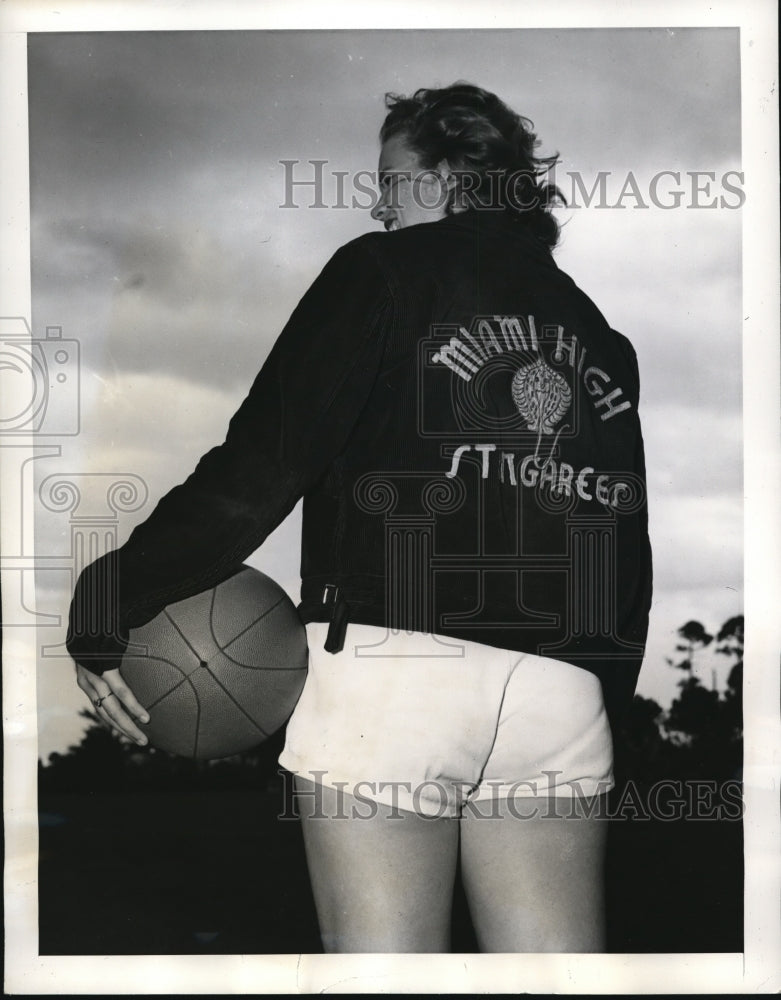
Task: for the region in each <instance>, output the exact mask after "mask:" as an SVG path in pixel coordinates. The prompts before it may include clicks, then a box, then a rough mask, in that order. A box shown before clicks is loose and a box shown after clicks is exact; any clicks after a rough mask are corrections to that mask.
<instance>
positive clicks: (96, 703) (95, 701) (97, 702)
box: [92, 691, 114, 708]
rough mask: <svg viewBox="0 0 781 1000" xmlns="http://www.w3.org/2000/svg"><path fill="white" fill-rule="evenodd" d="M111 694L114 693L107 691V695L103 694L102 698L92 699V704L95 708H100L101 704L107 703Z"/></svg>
mask: <svg viewBox="0 0 781 1000" xmlns="http://www.w3.org/2000/svg"><path fill="white" fill-rule="evenodd" d="M113 693H114V692H113V691H109V693H108V694H104V695H103V697H102V698H93V700H92V704H93V705H94V706H95V708H100V706H101V705H102V704H103V702H104V701H108V700H109V698H110V697H111V696H112V694H113Z"/></svg>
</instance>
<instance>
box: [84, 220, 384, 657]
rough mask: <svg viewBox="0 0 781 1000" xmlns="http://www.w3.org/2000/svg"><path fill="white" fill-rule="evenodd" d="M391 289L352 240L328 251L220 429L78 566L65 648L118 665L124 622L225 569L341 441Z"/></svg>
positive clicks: (278, 517)
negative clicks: (191, 466) (122, 534)
mask: <svg viewBox="0 0 781 1000" xmlns="http://www.w3.org/2000/svg"><path fill="white" fill-rule="evenodd" d="M391 316H392V298H391V295H390V292H389V290H388V287H387V283H386V281H385V279H384V277H383V275H382V273H381V271H380V269H379V267H378V265H377V263H376V261H375V259H374V257H373V255H372V254H371V252H370V251H369V250H368V249H367V248H366V246H365V244H364V243H362V241H361V240H356V241H353V242H352V243H349V244H347V245H346V246H345V247H342V248H341V249H340V250H338V251H337V252H336V254H334V256H333V257H332V258H331V260H330V261H329V263H328V264H327V265H326V266H325V268H324V269H323V271H322V272H321V274H320V275H319V277H318V278H317V279H316V280H315V282H314V284H313V285H312V286H311V287H310V288H309V290H308V291H307V293H306V294H305V296H304V297H303V299H302V300H301V302H300V303H299V305H298V306H297V307H296V309H295V311H294V312H293V314H292V316H291V318H290V320H289V321H288V323H287V324H286V326H285V328H284V330H283V331H282V333H281V335H280V337H279V339H278V340H277V342H276V344H275V345H274V347H273V348H272V350H271V353H270V354H269V356H268V359H267V360H266V363H265V364H264V365H263V367H262V369H261V371H260V373H259V374H258V375H257V377H256V379H255V381H254V383H253V385H252V388H251V390H250V392H249V395H248V396H247V397H246V399H245V400H244V402H243V403H242V404H241V406H240V407H239V409H238V410H237V412H236V413H235V414H234V416H233V417H232V419H231V421H230V424H229V428H228V432H227V436H226V439H225V441H224V443H223V444H221V445H220V446H219V447H215V448H213V449H212V450H211V451H209V452H207V453H206V454H205V455H204V456H203V457H202V458H201V459H200V461H199V462H198V465H197V466H196V468H195V470H194V472H193V473H192V474H191V475H190V476H189V477H188V478H187V479H186V480H185V481H184V482H183V483H182V484H181V485H179V486H176V487H175V488H174V489H172V490H171V491H170V492H169V493H167V494H166V495H165V496H164V497H163V498H162V499H161V500H160V502H159V503H158V504H157V506H156V507H155V509H154V510H153V511H152V513H151V514H150V516H149V517H148V518H147V519H146V520H145V521H144V522H142V523H141V524H139V525H138V526H137V527H136V528H135V529H134V530H133V532H132V533H131V535H130V537H129V538H128V540H127V542H126V543H125V544H124V545H123V546H121V547H120V548H119V549H117V550H115V551H112V552H109V553H107V554H106V555H104V556H102V557H101V558H100V559H98V560H96V561H95V562H94V563H92V564H90V565H89V566H87V567H86V568H85V569H84V571H83V572H82V574H81V575H80V577H79V579H78V582H77V585H76V589H75V593H74V596H73V601H72V603H71V609H70V621H69V627H68V636H67V640H66V644H67V648H68V651H69V653H70V655H71V656H72V657H73V659H74V660H75V661H76V662H77V663H80V664H82V665H83V666H85V667H86V668H87V669H88V670H90V671H92V672H93V673H103V672H104V671H105V670H109V669H111V668H113V667H118V666H119V663H120V659H121V656H122V653H123V651H124V649H125V648H126V646H127V641H128V636H127V632H128V629H129V628H133V627H137V626H139V625H143V624H145V623H146V622H148V621H150V620H151V619H152V618H154V617H155V616H156V615H157V614H158V613H159V612H160V611H161V610H162V609H163V608H164V607H165V606H166V605H167V604H169V603H171V602H172V601H176V600H182V599H183V598H185V597H189V596H192V595H193V594H196V593H199V592H200V591H202V590H205V589H207V588H208V587H210V586H214V585H215V584H216V583H219V582H220V581H221V580H223V579H225V578H227V577H229V576H230V575H231V574H232V573H234V572H235V571H236V570H237V569H238V568H239V567H240V565H241V564H242V562H243V561H244V560H245V559H246V558H247V557H248V556H249V555H250V554H251V553H252V552H253V551H254V550H255V549H256V548H257V547H258V546H259V545H260V544H261V543H262V542H263V540H264V539H265V538H266V536H267V535H268V534H270V532H271V531H273V530H274V528H276V527H277V525H279V524H280V523H281V521H282V520H284V518H285V517H286V516H287V514H288V513H289V512H290V511H291V510H292V508H293V507H294V506H295V504H296V502H297V501H298V499H299V498H300V497H301V496H303V494H304V493H306V492H307V491H308V490H309V489H310V488H311V487H312V486H313V485H314V484H315V483H316V482H317V480H318V479H319V478H320V477H321V475H322V474H323V473H324V472H325V470H326V469H327V468H328V466H329V464H330V463H331V462H332V460H333V459H334V458H335V457H336V456H337V455H338V454H339V452H340V451H341V450H342V449H343V448H344V446H345V444H346V442H347V440H348V437H349V435H350V433H351V431H352V429H353V427H354V426H355V424H356V422H357V420H358V418H359V416H360V413H361V410H362V409H363V407H364V405H365V403H366V401H367V399H368V397H369V394H370V392H371V389H372V386H373V384H374V382H375V380H376V378H377V374H378V371H379V368H380V364H381V359H382V354H383V349H384V346H385V339H386V335H387V330H388V327H389V324H390V322H391Z"/></svg>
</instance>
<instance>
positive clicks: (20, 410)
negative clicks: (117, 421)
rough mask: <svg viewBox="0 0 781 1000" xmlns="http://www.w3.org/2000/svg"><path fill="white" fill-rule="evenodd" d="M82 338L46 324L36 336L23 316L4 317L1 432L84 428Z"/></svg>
mask: <svg viewBox="0 0 781 1000" xmlns="http://www.w3.org/2000/svg"><path fill="white" fill-rule="evenodd" d="M79 366H80V350H79V342H78V340H73V339H71V338H65V337H63V336H62V327H60V326H47V327H46V336H45V337H43V338H41V337H34V336H33V334H32V331H31V330H30V326H29V324H28V322H27V320H26V319H25V318H24V317H23V316H2V317H0V372H1V373H2V376H3V381H4V383H5V386H6V387H5V389H4V391H3V393H2V396H0V435H8V436H10V435H19V436H22V435H30V434H36V435H39V436H45V437H55V436H56V437H59V436H74V435H76V434H78V433H79V429H80V388H81V387H80V378H79V374H80V372H79Z"/></svg>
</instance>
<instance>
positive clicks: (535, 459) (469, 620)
mask: <svg viewBox="0 0 781 1000" xmlns="http://www.w3.org/2000/svg"><path fill="white" fill-rule="evenodd" d="M386 102H387V105H388V108H389V111H388V115H387V117H386V120H385V123H384V125H383V128H382V131H381V140H382V149H381V153H380V163H379V185H380V199H379V202H378V204H377V205H376V207H375V208H374V209H373V211H372V216H373V218H375V219H376V220H378V221H381V222H382V223H383V225H384V227H385V229H386V230H388V232H389V235H381V234H367V235H365V236H363V237H360V238H359V239H357V240H354V241H352V242H351V243H349V244H347V245H346V246H345V247H342V248H341V249H340V250H339V251H338V252H337V253H336V254H335V255H334V257H333V258H332V259H331V261H330V262H329V263H328V264H327V265H326V267H325V269H324V270H323V272H322V273H321V274H320V276H319V277H318V278H317V280H316V281H315V282H314V284H313V285H312V287H311V288H310V289H309V291H308V292H307V294H306V295H305V296H304V298H303V299H302V301H301V303H300V304H299V306H298V307H297V308H296V310H295V311H294V313H293V315H292V316H291V319H290V321H289V322H288V324H287V325H286V327H285V329H284V331H283V332H282V334H281V336H280V338H279V340H278V341H277V343H276V345H275V346H274V348H273V350H272V352H271V354H270V355H269V358H268V360H267V362H266V363H265V365H264V366H263V369H262V370H261V372H260V373H259V375H258V377H257V378H256V380H255V383H254V385H253V387H252V389H251V391H250V393H249V396H248V397H247V399H246V400H245V401H244V403H243V404H242V406H241V407H240V409H239V410H238V411H237V413H236V415H235V416H234V417H233V419H232V421H231V424H230V428H229V431H228V435H227V438H226V441H225V443H224V444H223V445H221V446H220V447H218V448H214V449H212V451H210V452H209V453H208V454H206V455H205V456H204V457H203V458H202V459H201V461H200V462H199V464H198V466H197V468H196V470H195V471H194V473H193V474H192V475H191V476H190V477H189V479H188V480H187V481H186V482H185V483H183V484H182V485H181V486H178V487H176V488H175V489H174V490H172V491H171V492H170V493H169V494H167V496H165V497H164V498H163V499H162V500H161V501H160V503H159V504H158V506H157V508H156V509H155V511H154V512H153V513H152V515H151V516H150V517H149V518H148V519H147V521H145V522H144V523H143V524H141V525H139V526H138V527H137V528H136V529H135V530H134V532H133V534H132V535H131V537H130V539H129V540H128V542H127V543H126V544H125V545H124V546H123V547H122V548H121V549H120V550H118V551H117V552H115V553H110V554H109V555H107V556H105V557H104V558H103V559H102V560H100V561H99V562H98V563H95V564H93V565H92V566H91V567H88V569H87V570H86V571H85V573H84V574H83V575H82V577H81V579H80V581H79V584H78V586H77V590H76V594H75V597H74V606H73V609H72V615H71V628H70V632H69V649H70V651H71V655H72V656H73V657H74V659H75V660H76V661H77V664H78V668H77V671H78V681H79V685H80V686H81V687H82V689H83V690H84V691H85V692H86V693H87V694H88V695H89V696H90V698H91V699H92V700H93V702H94V703H95V705H96V708H97V711H98V713H99V715H100V717H101V718H102V719H103V721H104V722H105V723H106V724H108V725H111V726H112V727H114V728H115V729H117V730H118V731H119V732H121V733H124V734H125V735H127V736H129V737H130V738H132V739H135V740H136V741H137V742H139V743H142V742H144V741H145V737H144V735H143V722H144V720H145V718H146V716H145V713H144V710H143V708H142V707H141V706H140V705H139V704H138V702H137V701H136V699H135V698H134V697H133V695H132V692H130V691H129V690H128V688H127V687H126V686H125V685H124V684H123V682H122V680H121V678H120V676H119V673H118V670H117V665H118V663H119V659H120V658H121V654H122V650H123V649H124V648H125V645H126V635H127V629H128V628H130V627H133V626H137V625H140V624H143V623H144V622H146V621H149V620H150V619H151V618H152V617H153V616H154V615H155V614H157V613H158V612H159V611H160V610H161V608H162V607H163V606H164V605H165V604H167V603H170V602H171V601H172V600H176V599H181V598H183V597H185V596H188V595H189V594H193V593H197V592H199V591H200V590H203V589H205V588H206V587H208V586H211V585H213V584H214V583H216V582H218V581H219V580H220V579H223V578H225V577H226V576H228V575H230V573H232V572H234V571H235V569H236V568H237V566H238V565H240V564H241V562H242V561H243V560H244V559H245V558H246V557H247V556H248V555H249V554H250V553H251V552H252V551H253V550H254V549H255V548H257V546H258V545H259V544H260V543H261V542H262V541H263V539H264V538H265V537H266V536H267V535H268V534H269V532H270V531H272V530H273V529H274V528H275V527H276V526H277V525H278V524H279V523H280V521H281V520H282V519H283V518H284V517H285V516H286V515H287V513H288V512H289V511H290V509H291V508H292V507H293V505H294V504H295V503H296V501H297V500H298V499H299V498H300V497H302V496H303V497H304V522H303V539H302V564H301V573H302V593H301V598H302V600H301V605H300V609H299V610H300V613H301V615H302V618H303V620H304V621H305V622H306V623H307V636H308V641H309V647H310V668H309V674H308V677H307V682H306V685H305V687H304V691H303V693H302V696H301V699H300V701H299V703H298V705H297V707H296V710H295V712H294V713H293V716H292V718H291V720H290V723H289V725H288V729H287V738H286V745H285V749H284V751H283V753H282V755H281V757H280V762H281V763H282V764H283V765H284V766H285V767H287V768H289V769H290V770H291V771H293V772H294V773H295V775H296V788H297V791H298V800H299V806H300V811H301V815H302V821H303V828H304V838H305V845H306V852H307V861H308V864H309V869H310V875H311V879H312V886H313V891H314V896H315V902H316V906H317V912H318V919H319V922H320V927H321V933H322V937H323V944H324V947H325V949H326V950H327V951H364V952H366V951H368V952H372V951H374V952H383V951H396V952H402V951H447V950H448V948H449V927H450V910H451V903H452V890H453V882H454V877H455V871H456V865H457V862H458V859H459V858H460V863H461V870H462V875H463V880H464V887H465V891H466V895H467V899H468V901H469V906H470V910H471V913H472V919H473V923H474V925H475V930H476V934H477V939H478V943H479V946H480V948H481V949H482V950H485V951H506V952H517V951H532V952H535V951H565V952H566V951H599V950H600V949H602V948H603V947H604V913H603V886H602V871H603V859H604V849H605V834H606V823H605V822H604V821H603V819H602V818H600V815H599V813H600V810H599V808H598V807H599V805H600V804H601V803H602V802H604V793H605V792H606V791H607V790H608V789H609V788H610V787H611V784H612V745H611V730H610V724H611V722H612V723H613V724H615V721H616V719H617V717H618V714H619V713H620V711H621V710H622V709H623V708H624V707H625V706H626V704H627V703H628V701H629V700H630V699H631V697H632V693H633V691H634V686H635V683H636V679H637V673H638V670H639V666H640V662H641V658H642V653H643V645H644V642H645V636H646V629H647V614H648V607H649V603H650V582H651V567H650V552H649V546H648V537H647V525H646V510H645V491H644V466H643V450H642V438H641V434H640V426H639V420H638V416H637V403H638V377H637V366H636V360H635V356H634V352H633V350H632V348H631V345H630V344H629V342H628V341H627V340H626V339H625V338H624V337H622V336H621V335H620V334H618V333H616V332H614V331H612V330H611V329H610V327H609V326H608V325H607V323H606V321H605V320H604V318H603V317H602V316H601V314H600V313H599V312H598V310H597V309H596V307H595V306H594V305H593V303H591V301H590V300H589V299H588V298H587V297H586V296H585V295H584V294H583V293H582V292H581V291H580V290H579V289H578V288H577V287H576V286H575V284H574V283H573V282H572V281H571V279H569V278H568V277H567V276H566V275H564V274H563V273H562V272H561V271H560V270H559V269H558V268H557V267H556V265H555V263H554V262H553V259H552V257H551V253H550V251H551V249H552V247H553V246H554V245H555V243H556V240H557V236H558V228H557V225H556V222H555V219H554V218H553V216H552V214H551V212H550V206H551V204H552V203H553V202H554V201H555V199H556V197H557V191H556V189H555V188H554V187H553V186H552V185H551V184H546V183H545V182H544V175H545V172H546V170H547V169H548V168H549V167H550V166H551V165H552V163H553V159H552V158H551V159H547V160H544V159H538V158H536V157H535V156H534V149H535V146H536V138H535V136H534V134H533V133H532V132H531V130H530V123H529V122H527V121H526V120H525V119H522V118H520V117H519V116H518V115H516V114H515V113H514V112H512V111H511V110H510V109H509V108H507V107H506V106H505V105H504V104H503V103H502V102H501V101H500V100H499V99H498V98H497V97H496V96H495V95H493V94H490V93H488V92H486V91H483V90H481V89H480V88H477V87H474V86H471V85H468V84H461V83H459V84H455V85H453V86H451V87H447V88H443V89H439V90H419V91H417V92H416V93H415V94H414V95H413V96H412V97H410V98H402V97H396V96H392V95H389V96H388V97H387V98H386ZM106 579H115V580H116V581H117V587H118V592H119V597H118V599H117V600H115V601H113V602H108V601H106V600H105V599H103V600H101V599H100V597H101V593H104V592H107V591H106V589H105V586H104V587H103V590H101V586H102V585H101V580H103V581H105V580H106ZM110 603H111V606H110V607H109V604H110Z"/></svg>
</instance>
